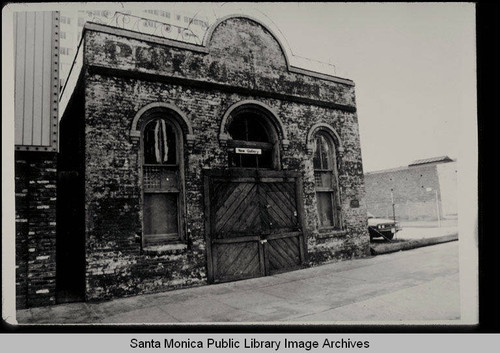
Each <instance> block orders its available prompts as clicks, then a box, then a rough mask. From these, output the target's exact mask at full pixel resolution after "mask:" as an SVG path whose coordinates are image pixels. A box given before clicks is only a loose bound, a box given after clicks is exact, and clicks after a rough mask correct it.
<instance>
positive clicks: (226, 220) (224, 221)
mask: <svg viewBox="0 0 500 353" xmlns="http://www.w3.org/2000/svg"><path fill="white" fill-rule="evenodd" d="M247 185H250V188H247V189H248V190H245V191H247V192H246V193H242V194H240V195H239V198H238V200H236V201H235V202H234V203H233V204H232V206H231V208H229V209H228V210H227V212H226V213H225V214H224V216H223V217H222V218H221V219H220V220H219V221H218V224H217V229H216V231H217V232H220V233H224V232H228V231H231V230H232V229H233V226H234V225H235V223H236V222H237V221H238V218H239V217H240V216H241V214H242V213H244V212H245V210H246V207H247V206H248V205H249V204H250V202H251V201H252V200H253V196H252V190H253V189H254V186H252V185H251V184H247Z"/></svg>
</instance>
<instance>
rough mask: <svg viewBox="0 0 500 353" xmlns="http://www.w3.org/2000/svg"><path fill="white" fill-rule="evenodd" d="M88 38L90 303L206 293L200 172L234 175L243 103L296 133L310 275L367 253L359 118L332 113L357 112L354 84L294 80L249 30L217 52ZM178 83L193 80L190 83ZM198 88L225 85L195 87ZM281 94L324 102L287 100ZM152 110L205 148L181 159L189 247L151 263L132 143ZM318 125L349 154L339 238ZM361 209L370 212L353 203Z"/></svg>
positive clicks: (263, 34)
mask: <svg viewBox="0 0 500 353" xmlns="http://www.w3.org/2000/svg"><path fill="white" fill-rule="evenodd" d="M85 36H86V37H85V40H86V46H85V62H86V64H87V65H88V66H87V67H86V72H85V77H84V86H85V93H84V97H85V106H84V111H85V217H86V221H85V223H86V229H85V232H86V240H87V244H86V254H87V255H86V257H87V258H86V260H87V268H86V294H87V299H90V300H93V299H103V298H111V297H117V296H126V295H133V294H138V293H148V292H155V291H160V290H165V289H173V288H178V287H182V286H194V285H201V284H205V283H206V282H207V274H206V261H207V259H206V249H205V234H204V220H203V214H204V209H203V184H202V178H201V175H202V171H203V169H211V168H226V167H227V165H228V164H227V153H226V151H225V149H224V148H222V147H221V145H220V143H219V140H218V134H219V129H220V124H221V120H222V116H223V115H224V112H225V111H226V110H227V109H228V108H229V107H230V106H231V105H232V104H234V103H237V102H239V101H241V100H249V99H252V100H257V101H259V102H262V103H264V104H266V105H267V106H269V107H271V108H272V109H273V110H274V111H275V112H276V113H277V115H278V116H279V118H280V119H281V120H282V121H283V125H284V127H285V129H286V131H287V132H288V139H289V140H290V145H289V148H288V149H287V150H282V151H281V167H282V169H285V170H299V171H301V173H302V176H303V182H304V204H305V205H304V206H305V218H306V229H305V231H306V236H307V239H308V247H309V259H310V264H311V265H316V264H319V263H324V262H327V261H335V260H338V259H343V258H351V257H353V256H364V255H366V254H368V250H369V237H368V234H367V230H366V227H367V225H366V210H365V208H364V203H363V202H362V201H363V198H364V187H363V172H362V161H361V152H360V143H359V131H358V121H357V116H356V113H355V112H354V110H353V109H335V107H332V106H331V105H328V104H324V102H330V103H335V104H340V105H343V106H347V107H352V108H353V107H354V105H355V99H354V89H353V87H352V86H351V85H344V84H340V83H337V82H332V81H328V80H321V79H317V78H313V77H310V76H305V75H300V74H294V73H290V72H289V71H288V70H287V66H286V62H285V59H284V56H283V54H282V51H281V48H280V46H279V44H278V43H277V42H276V40H275V39H274V37H272V35H271V34H270V33H269V32H267V31H266V30H265V29H264V28H263V27H262V26H260V25H258V24H256V23H255V22H253V21H250V20H247V19H230V20H228V21H226V22H223V23H222V24H221V25H220V26H219V27H217V29H216V30H215V31H214V33H213V37H212V40H211V41H210V43H209V45H208V47H207V49H208V53H202V52H194V51H191V50H186V49H181V48H174V47H170V46H167V45H161V44H157V43H153V42H151V41H140V40H136V39H130V38H127V37H122V36H118V35H115V34H109V33H101V32H98V31H90V30H89V31H87V32H86V34H85ZM103 68H105V69H103ZM109 69H113V70H114V71H112V70H109ZM172 78H182V79H189V80H191V81H189V82H190V83H191V84H183V82H188V81H172V80H171V79H172ZM200 81H201V82H212V83H217V84H221V85H223V86H216V87H214V86H209V85H207V86H203V85H201V86H200V85H194V84H192V82H200ZM240 88H246V89H250V90H242V89H240ZM255 92H257V93H255ZM259 92H260V93H259ZM262 92H265V93H268V94H262ZM276 92H279V93H280V94H287V95H289V96H292V97H299V98H307V99H309V100H310V101H315V102H318V103H317V104H311V103H307V104H306V103H302V102H301V101H300V100H297V99H295V100H294V99H290V100H288V99H286V97H285V98H283V97H282V96H280V95H276V94H275V93H276ZM254 93H255V94H254ZM154 102H165V103H169V104H172V105H174V106H176V107H177V108H178V109H179V110H180V111H182V112H183V113H184V114H185V115H186V116H187V117H188V119H189V120H190V122H191V124H192V128H193V133H194V135H195V136H196V142H195V144H194V146H193V147H192V148H185V151H184V158H185V189H186V190H185V195H186V209H187V212H186V218H187V219H186V224H187V225H188V227H187V228H188V230H187V234H188V242H187V248H186V249H180V250H175V251H169V252H167V253H158V254H145V253H142V252H141V244H140V242H138V239H140V235H141V233H142V229H141V227H142V226H141V223H142V222H141V218H142V207H141V182H140V175H139V173H140V165H139V149H140V146H139V143H138V141H135V140H133V139H131V138H130V129H131V125H132V120H133V118H134V116H135V114H136V113H137V112H138V111H139V110H140V109H141V108H142V107H144V106H146V105H147V104H149V103H154ZM318 122H323V123H328V124H330V125H331V126H332V127H333V128H334V129H335V130H336V131H337V133H338V134H339V135H340V138H341V139H342V141H343V144H344V148H345V151H344V152H343V154H342V155H341V157H340V165H339V184H340V185H339V186H340V190H341V194H342V213H343V218H344V222H345V225H346V232H344V233H341V234H320V233H319V231H318V229H317V228H318V225H317V213H316V200H315V193H314V175H313V168H312V156H311V155H309V154H308V153H307V150H306V136H307V133H308V131H309V129H310V128H311V127H312V126H313V125H314V124H315V123H318ZM356 200H357V201H361V202H360V203H361V206H359V207H357V206H356V205H355V203H353V202H352V201H356Z"/></svg>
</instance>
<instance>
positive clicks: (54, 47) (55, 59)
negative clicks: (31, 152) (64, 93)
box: [50, 11, 60, 152]
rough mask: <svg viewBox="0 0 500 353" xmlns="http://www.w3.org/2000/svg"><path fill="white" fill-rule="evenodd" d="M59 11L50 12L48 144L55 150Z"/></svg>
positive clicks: (56, 138) (56, 136)
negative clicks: (51, 24) (50, 59)
mask: <svg viewBox="0 0 500 353" xmlns="http://www.w3.org/2000/svg"><path fill="white" fill-rule="evenodd" d="M59 18H60V16H59V11H54V12H53V13H52V23H53V27H52V63H51V65H52V70H51V71H52V80H51V81H52V85H51V95H50V96H51V99H50V101H51V109H50V114H51V116H52V118H51V121H52V124H51V129H50V141H51V143H50V146H51V149H50V150H51V151H53V152H57V150H58V149H59V138H58V131H57V130H58V121H59V111H58V102H59V99H58V96H59Z"/></svg>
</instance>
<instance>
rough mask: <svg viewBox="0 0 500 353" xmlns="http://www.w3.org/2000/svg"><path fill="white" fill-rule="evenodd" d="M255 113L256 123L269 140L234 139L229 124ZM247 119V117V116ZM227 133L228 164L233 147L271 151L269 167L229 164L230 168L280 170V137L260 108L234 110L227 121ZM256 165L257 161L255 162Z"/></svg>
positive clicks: (246, 107)
mask: <svg viewBox="0 0 500 353" xmlns="http://www.w3.org/2000/svg"><path fill="white" fill-rule="evenodd" d="M250 114H251V115H255V117H256V120H257V121H256V123H257V124H260V125H261V126H262V128H263V129H264V130H265V131H266V133H267V137H268V138H269V142H259V141H246V140H235V139H233V137H232V136H231V134H230V133H229V129H230V126H231V124H233V123H234V122H235V121H236V120H237V119H239V118H240V117H241V116H242V115H250ZM247 119H248V118H247ZM226 130H227V131H228V135H229V137H230V138H229V140H228V141H227V150H226V151H227V153H228V164H229V152H230V151H231V150H234V149H235V148H259V149H261V150H270V151H271V159H272V161H271V167H270V168H267V167H266V168H262V167H259V166H257V167H237V166H229V165H228V167H229V168H230V169H237V170H241V169H265V170H280V167H281V159H280V148H279V146H280V144H279V142H280V139H279V135H278V131H277V129H276V127H275V126H274V124H273V123H272V121H271V118H270V117H269V116H268V115H267V114H265V113H264V112H262V111H261V110H260V109H256V108H255V107H248V106H242V107H240V108H239V109H237V110H236V111H234V112H233V113H232V114H231V116H230V119H229V121H228V122H227V128H226ZM256 164H257V165H258V163H256Z"/></svg>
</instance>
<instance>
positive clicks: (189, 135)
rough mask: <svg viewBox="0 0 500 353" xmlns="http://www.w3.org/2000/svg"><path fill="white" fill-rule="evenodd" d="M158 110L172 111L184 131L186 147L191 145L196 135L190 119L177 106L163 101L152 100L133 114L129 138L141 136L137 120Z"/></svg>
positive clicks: (134, 138)
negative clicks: (152, 101)
mask: <svg viewBox="0 0 500 353" xmlns="http://www.w3.org/2000/svg"><path fill="white" fill-rule="evenodd" d="M158 111H165V112H170V113H174V114H173V116H174V117H175V118H176V119H177V122H178V123H179V124H180V125H181V126H182V129H183V130H184V131H185V132H186V134H185V137H186V143H187V145H188V147H192V146H193V144H194V142H195V139H196V137H195V135H194V132H193V126H192V124H191V121H190V120H189V118H188V117H187V116H186V114H185V113H184V112H183V111H181V110H180V109H179V108H178V107H177V106H175V105H173V104H170V103H164V102H154V103H150V104H147V105H146V106H144V107H142V108H141V109H140V110H139V111H138V112H137V113H136V114H135V116H134V119H133V120H132V127H131V129H130V138H131V139H132V140H139V138H140V137H141V129H140V126H138V125H139V120H140V119H141V118H142V117H143V116H145V115H149V114H150V113H153V112H158Z"/></svg>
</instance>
